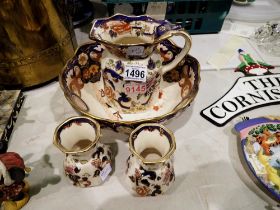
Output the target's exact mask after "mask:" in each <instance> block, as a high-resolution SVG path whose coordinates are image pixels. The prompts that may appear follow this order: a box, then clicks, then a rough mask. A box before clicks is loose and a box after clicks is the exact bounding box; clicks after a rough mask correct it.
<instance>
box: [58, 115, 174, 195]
mask: <svg viewBox="0 0 280 210" xmlns="http://www.w3.org/2000/svg"><path fill="white" fill-rule="evenodd" d="M99 138H100V125H99V124H98V122H96V121H95V120H93V119H91V118H89V117H82V116H81V117H72V118H69V119H67V120H65V121H64V122H63V123H61V124H60V125H59V126H58V127H57V128H56V130H55V134H54V145H55V146H57V147H58V148H59V149H60V150H61V151H62V152H63V153H65V154H66V158H65V160H64V170H65V174H66V176H67V177H68V178H69V180H70V181H71V183H72V184H73V185H75V186H80V187H92V186H97V185H100V184H102V183H103V182H104V181H105V179H106V177H107V176H108V175H109V174H110V172H111V170H112V152H111V150H110V147H109V146H108V145H105V144H102V143H100V142H99ZM129 149H130V151H131V155H130V156H129V157H128V159H127V162H126V164H127V169H126V171H125V175H126V179H127V183H128V186H129V188H130V189H131V190H132V192H133V194H135V195H138V196H155V195H158V194H162V193H164V192H165V191H166V190H168V188H169V187H170V186H171V185H172V183H173V182H174V181H175V174H174V168H173V161H172V155H173V153H174V151H175V149H176V143H175V138H174V135H173V133H172V132H171V131H169V130H168V129H167V128H165V127H164V126H162V125H160V124H156V123H149V124H142V125H140V126H139V127H137V128H136V129H135V130H133V131H132V132H131V134H130V136H129Z"/></svg>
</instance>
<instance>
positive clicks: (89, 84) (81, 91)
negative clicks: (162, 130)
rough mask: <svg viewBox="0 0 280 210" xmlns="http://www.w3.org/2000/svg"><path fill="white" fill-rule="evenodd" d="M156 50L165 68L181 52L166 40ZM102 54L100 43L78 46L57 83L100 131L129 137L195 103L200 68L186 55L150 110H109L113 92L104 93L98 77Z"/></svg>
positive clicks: (166, 79) (167, 77)
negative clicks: (142, 125)
mask: <svg viewBox="0 0 280 210" xmlns="http://www.w3.org/2000/svg"><path fill="white" fill-rule="evenodd" d="M157 49H158V50H159V51H160V52H161V54H162V57H165V59H166V60H165V62H164V63H163V65H166V64H168V63H170V62H172V60H174V58H175V57H176V55H177V54H178V53H179V52H180V50H181V48H180V47H177V46H176V45H174V44H173V43H172V42H170V41H169V40H164V41H163V42H161V43H160V44H159V45H158V46H157ZM103 53H105V50H104V49H103V48H102V45H101V44H100V43H99V42H91V43H87V44H84V45H82V46H80V47H79V48H78V49H77V50H76V53H75V55H74V56H73V58H72V59H71V60H69V61H68V63H67V65H66V66H65V68H64V69H63V71H62V72H61V74H60V78H59V82H60V85H61V88H62V90H63V92H64V95H65V97H66V99H67V100H68V102H69V103H70V104H71V105H72V107H73V108H74V109H75V110H76V111H78V112H80V113H81V114H82V115H86V116H88V117H90V118H92V119H95V120H97V121H98V122H99V123H100V124H101V125H102V127H103V128H111V129H113V130H114V131H116V132H124V133H128V134H129V133H130V132H131V131H132V130H133V129H135V128H136V127H137V126H139V125H140V124H142V123H151V122H152V123H164V122H167V121H169V120H170V119H173V118H174V117H176V116H178V115H179V114H180V113H182V112H183V111H184V110H186V108H187V107H188V106H189V105H190V103H191V102H192V101H193V100H194V99H195V97H196V95H197V93H198V89H199V83H200V65H199V62H198V61H197V60H196V59H195V58H194V57H192V56H190V55H187V56H186V57H185V58H184V59H183V60H182V61H181V62H180V63H179V64H178V65H177V66H176V67H175V68H174V69H173V70H171V71H168V72H167V73H165V74H164V75H163V76H162V79H161V82H160V84H159V91H158V94H153V96H152V98H151V101H150V103H151V104H150V107H149V108H148V109H146V110H145V111H143V112H139V113H121V112H122V111H121V110H120V109H118V108H116V107H113V106H108V101H107V100H108V98H110V97H112V94H114V92H112V91H110V90H109V91H108V89H105V87H104V82H103V79H102V76H101V60H102V58H101V57H102V54H103Z"/></svg>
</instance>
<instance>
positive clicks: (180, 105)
mask: <svg viewBox="0 0 280 210" xmlns="http://www.w3.org/2000/svg"><path fill="white" fill-rule="evenodd" d="M169 41H170V42H172V44H174V45H175V46H177V45H176V44H175V43H174V42H173V41H172V40H169ZM95 42H98V41H89V42H85V43H83V44H81V45H80V46H79V47H77V48H76V50H75V53H74V55H73V56H72V57H71V58H70V59H68V60H67V62H66V64H65V65H64V67H63V68H62V70H61V71H60V73H59V85H60V88H61V89H62V91H63V93H64V96H65V98H66V99H67V101H68V102H69V103H70V105H71V106H72V107H73V108H74V109H75V110H76V111H78V112H79V113H81V114H82V115H84V116H87V117H90V118H92V119H95V120H97V121H99V122H106V123H110V124H114V125H116V124H117V125H125V126H129V125H132V124H139V123H149V122H158V121H160V120H162V119H165V118H167V117H168V116H172V115H174V114H176V113H177V112H179V111H180V110H183V109H184V108H186V107H187V106H188V105H190V103H191V102H193V100H194V99H195V97H196V95H197V93H198V90H199V84H200V81H201V77H200V71H201V67H200V63H199V62H198V60H197V59H196V58H195V57H193V56H191V55H189V54H187V55H186V56H185V58H186V57H190V58H191V59H193V60H194V61H195V62H196V63H197V75H196V76H197V79H196V80H197V82H196V83H194V86H193V88H192V90H191V93H190V95H189V97H188V98H187V99H184V100H182V101H181V102H180V103H178V105H177V106H175V107H174V108H173V109H172V110H171V111H169V112H167V113H165V114H163V115H160V116H156V117H150V118H145V119H139V120H130V121H122V120H119V121H118V120H111V119H108V118H102V117H98V116H95V115H93V114H91V113H89V112H88V111H83V110H81V109H80V108H79V107H78V106H77V105H76V104H75V103H73V101H72V100H71V98H70V96H69V95H67V90H66V89H65V87H64V85H63V81H62V77H63V73H64V71H65V69H67V68H66V67H67V65H68V63H69V62H70V61H71V60H72V59H73V58H74V57H75V56H77V52H78V51H79V49H80V48H81V47H83V46H86V45H89V44H93V43H95ZM177 47H178V46H177ZM69 93H70V92H69Z"/></svg>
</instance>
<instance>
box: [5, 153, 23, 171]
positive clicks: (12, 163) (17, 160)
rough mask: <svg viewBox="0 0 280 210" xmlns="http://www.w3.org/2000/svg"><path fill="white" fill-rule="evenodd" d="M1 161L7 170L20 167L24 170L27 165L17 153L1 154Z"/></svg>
mask: <svg viewBox="0 0 280 210" xmlns="http://www.w3.org/2000/svg"><path fill="white" fill-rule="evenodd" d="M0 161H2V163H3V164H4V165H5V166H6V168H7V170H9V169H10V168H12V167H18V168H21V169H23V170H24V168H25V165H24V161H23V159H22V158H21V157H20V156H19V154H17V153H15V152H6V153H4V154H0Z"/></svg>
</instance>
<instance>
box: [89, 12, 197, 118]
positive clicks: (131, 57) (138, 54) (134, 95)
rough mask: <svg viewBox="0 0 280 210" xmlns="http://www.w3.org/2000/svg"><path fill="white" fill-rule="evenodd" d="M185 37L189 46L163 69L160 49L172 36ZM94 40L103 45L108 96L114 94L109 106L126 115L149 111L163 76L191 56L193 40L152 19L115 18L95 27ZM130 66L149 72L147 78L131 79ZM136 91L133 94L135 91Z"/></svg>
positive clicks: (101, 22) (105, 82)
mask: <svg viewBox="0 0 280 210" xmlns="http://www.w3.org/2000/svg"><path fill="white" fill-rule="evenodd" d="M174 35H177V36H182V37H183V38H184V39H185V46H184V48H183V49H182V51H181V52H180V53H179V54H178V55H177V56H176V58H175V59H174V60H173V61H172V62H170V63H169V64H166V65H164V66H163V65H162V64H163V62H164V58H163V57H162V56H161V54H160V51H158V50H157V48H156V47H157V45H158V44H159V43H160V42H161V41H164V40H165V39H168V38H171V37H172V36H174ZM90 38H91V39H93V40H96V41H98V42H100V43H102V45H103V46H105V49H106V50H105V52H104V53H103V55H102V60H101V70H102V72H103V80H104V88H105V92H106V91H107V92H112V94H110V97H108V99H107V100H108V104H110V105H111V106H113V107H116V108H118V109H120V110H121V111H122V112H124V113H137V112H142V111H144V110H146V109H148V108H149V107H150V105H151V103H150V101H151V97H152V95H153V94H156V93H158V87H159V84H160V81H161V76H162V75H163V74H164V73H166V72H167V71H169V70H172V69H173V68H174V67H175V66H176V65H177V64H178V63H179V62H180V61H181V60H182V59H183V58H184V56H186V54H187V53H188V51H189V49H190V46H191V39H190V36H189V35H188V34H187V33H186V32H184V31H182V29H181V28H180V27H179V26H177V25H173V24H171V23H170V22H168V21H158V20H155V19H152V18H150V17H149V16H125V15H120V14H118V15H115V16H112V17H110V18H105V19H97V20H96V21H95V22H94V23H93V26H92V29H91V32H90ZM128 66H130V67H131V66H134V67H135V69H140V68H141V69H145V70H143V71H145V72H146V76H144V77H143V78H140V77H138V79H139V80H138V79H135V78H133V79H132V80H131V79H128V78H127V75H129V74H128V72H127V71H128V70H127V69H128V68H129V67H128ZM132 89H133V90H132Z"/></svg>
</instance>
